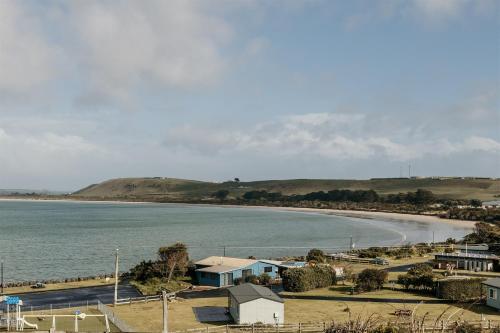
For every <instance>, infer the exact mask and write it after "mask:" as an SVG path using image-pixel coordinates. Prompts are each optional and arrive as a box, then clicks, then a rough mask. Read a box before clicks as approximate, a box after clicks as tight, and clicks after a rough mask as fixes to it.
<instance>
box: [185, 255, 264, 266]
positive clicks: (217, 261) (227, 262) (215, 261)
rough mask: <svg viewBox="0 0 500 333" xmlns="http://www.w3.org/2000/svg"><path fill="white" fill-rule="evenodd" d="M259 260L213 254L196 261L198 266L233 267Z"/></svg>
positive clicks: (248, 264) (247, 264) (251, 263)
mask: <svg viewBox="0 0 500 333" xmlns="http://www.w3.org/2000/svg"><path fill="white" fill-rule="evenodd" d="M256 262H257V260H253V259H241V258H231V257H217V256H212V257H208V258H205V259H202V260H199V261H197V262H195V263H194V264H195V265H197V266H227V267H231V268H239V267H247V266H250V265H253V264H255V263H256Z"/></svg>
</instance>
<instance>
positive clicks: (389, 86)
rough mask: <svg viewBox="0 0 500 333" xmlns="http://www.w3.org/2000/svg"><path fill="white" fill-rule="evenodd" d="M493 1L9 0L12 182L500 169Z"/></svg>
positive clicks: (4, 3) (3, 164)
mask: <svg viewBox="0 0 500 333" xmlns="http://www.w3.org/2000/svg"><path fill="white" fill-rule="evenodd" d="M499 7H500V5H499V2H498V1H495V0H476V1H472V0H470V1H469V0H406V1H392V0H380V1H371V0H365V1H356V0H355V1H333V0H324V1H321V0H310V1H306V0H304V1H298V0H275V1H266V0H253V1H251V0H210V1H205V0H199V1H190V0H179V1H177V0H169V1H93V0H85V1H29V0H27V1H10V0H1V1H0V188H45V189H58V190H74V189H77V188H80V187H83V186H86V185H88V184H90V183H96V182H99V181H102V180H105V179H108V178H114V177H129V176H167V177H179V178H190V179H200V180H214V181H221V180H225V179H230V178H233V177H239V178H241V179H242V180H255V179H277V178H306V177H307V178H370V177H397V176H399V174H400V170H401V168H403V170H404V171H405V175H406V174H407V165H408V163H411V164H412V169H413V171H414V174H416V175H422V176H429V175H471V176H493V177H500V106H499V104H500V102H499V99H500V97H499V90H500V63H499V62H500V52H499V38H500V35H499V34H500V33H499V31H500V23H499V19H500V16H499V15H500V14H499V11H500V8H499Z"/></svg>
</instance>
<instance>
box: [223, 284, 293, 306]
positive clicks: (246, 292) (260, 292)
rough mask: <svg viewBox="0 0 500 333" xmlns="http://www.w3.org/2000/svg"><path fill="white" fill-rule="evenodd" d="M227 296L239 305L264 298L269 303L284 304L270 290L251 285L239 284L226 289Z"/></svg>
mask: <svg viewBox="0 0 500 333" xmlns="http://www.w3.org/2000/svg"><path fill="white" fill-rule="evenodd" d="M227 290H228V292H229V294H230V295H232V296H233V297H234V298H235V299H236V301H237V302H238V303H239V304H241V303H246V302H250V301H253V300H256V299H260V298H265V299H268V300H271V301H275V302H279V303H284V301H283V299H282V298H281V297H279V296H278V295H276V294H275V293H273V292H272V291H271V289H269V288H266V287H262V286H257V285H255V284H251V283H245V284H240V285H239V286H234V287H231V288H228V289H227Z"/></svg>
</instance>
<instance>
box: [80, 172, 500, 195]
mask: <svg viewBox="0 0 500 333" xmlns="http://www.w3.org/2000/svg"><path fill="white" fill-rule="evenodd" d="M222 189H223V190H228V191H229V198H236V197H240V196H242V195H243V194H244V193H245V192H248V191H252V190H266V191H269V192H281V193H283V194H286V195H290V194H305V193H309V192H314V191H330V190H334V189H350V190H361V189H362V190H368V189H372V190H375V191H377V192H378V193H380V194H383V195H384V194H389V193H399V192H408V191H416V190H417V189H426V190H430V191H432V192H434V193H435V194H436V195H438V196H440V197H447V198H457V199H471V198H476V199H481V200H492V199H494V196H495V195H498V194H500V180H497V179H431V178H424V179H406V178H392V179H372V180H342V179H288V180H263V181H252V182H224V183H213V182H202V181H195V180H185V179H174V178H161V177H156V178H119V179H111V180H107V181H104V182H102V183H100V184H94V185H90V186H88V187H86V188H84V189H81V190H80V191H77V192H75V193H74V194H73V197H76V198H92V199H100V200H102V199H113V198H121V199H126V198H128V199H130V200H154V199H155V198H156V199H158V200H202V199H204V198H207V197H211V195H212V193H214V192H215V191H217V190H222Z"/></svg>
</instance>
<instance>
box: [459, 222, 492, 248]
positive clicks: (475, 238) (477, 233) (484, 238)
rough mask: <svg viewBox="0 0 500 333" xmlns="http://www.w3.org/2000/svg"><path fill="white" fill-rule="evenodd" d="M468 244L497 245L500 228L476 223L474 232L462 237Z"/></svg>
mask: <svg viewBox="0 0 500 333" xmlns="http://www.w3.org/2000/svg"><path fill="white" fill-rule="evenodd" d="M464 242H468V243H499V242H500V227H499V226H495V225H490V224H488V223H484V222H479V223H476V226H475V228H474V232H473V233H471V234H468V235H467V236H465V237H464Z"/></svg>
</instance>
